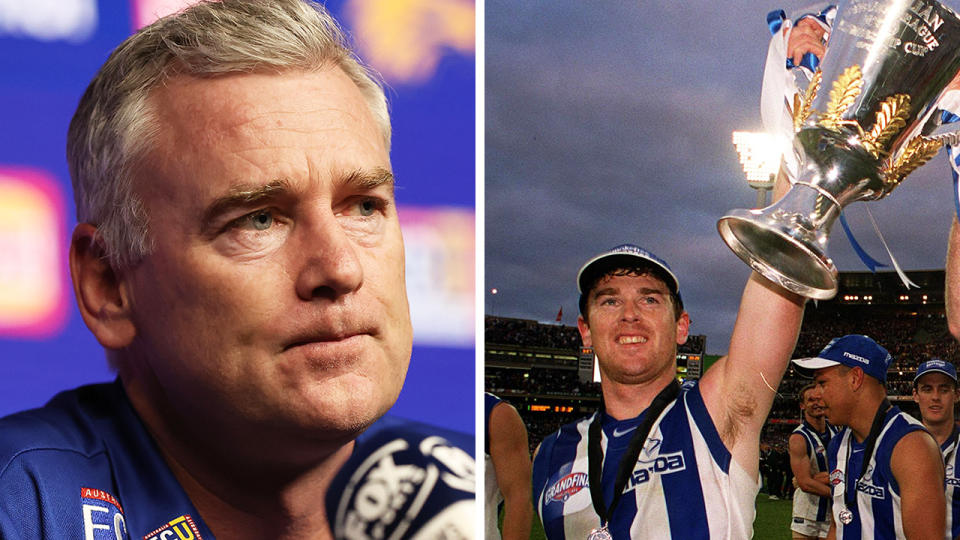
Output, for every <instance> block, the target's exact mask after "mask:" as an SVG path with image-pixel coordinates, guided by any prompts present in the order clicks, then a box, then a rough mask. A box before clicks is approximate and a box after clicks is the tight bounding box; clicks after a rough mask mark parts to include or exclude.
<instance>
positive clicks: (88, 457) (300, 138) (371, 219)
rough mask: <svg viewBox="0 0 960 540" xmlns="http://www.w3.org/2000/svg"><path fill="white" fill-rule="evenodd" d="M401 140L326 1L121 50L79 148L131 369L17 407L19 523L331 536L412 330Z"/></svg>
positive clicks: (83, 266)
mask: <svg viewBox="0 0 960 540" xmlns="http://www.w3.org/2000/svg"><path fill="white" fill-rule="evenodd" d="M389 146H390V121H389V117H388V113H387V107H386V101H385V98H384V94H383V91H382V89H381V86H380V84H379V82H378V80H377V79H376V78H375V77H374V76H373V75H372V74H371V72H370V71H369V70H367V69H366V68H365V67H364V66H363V65H362V64H361V63H360V62H359V61H358V59H357V58H356V57H355V56H354V54H353V53H352V52H351V50H350V49H349V48H348V46H347V44H346V40H345V38H344V36H343V34H342V32H341V30H340V29H339V28H338V26H337V23H336V22H335V21H334V20H333V19H332V18H331V17H330V16H329V14H327V13H326V12H325V11H324V9H323V8H321V7H319V6H316V5H313V4H310V3H307V2H305V1H301V0H223V1H222V2H204V3H200V4H198V5H195V6H193V7H191V8H189V9H187V10H185V11H183V12H181V13H179V14H175V15H172V16H170V17H166V18H164V19H161V20H159V21H157V22H156V23H154V24H152V25H150V26H148V27H146V28H144V29H143V30H141V31H140V32H138V33H137V34H135V35H134V36H132V37H130V38H129V39H127V40H126V41H125V42H124V43H123V44H121V45H120V46H119V47H118V48H117V49H116V50H115V51H114V52H113V53H112V54H111V56H110V58H109V59H108V60H107V62H106V63H105V64H104V66H103V67H102V68H101V69H100V71H99V72H98V73H97V75H96V77H95V78H94V80H93V81H92V82H91V84H90V86H89V87H88V88H87V91H86V92H85V94H84V95H83V97H82V99H81V101H80V104H79V106H78V108H77V112H76V114H75V116H74V118H73V121H72V122H71V125H70V130H69V135H68V143H67V154H68V159H69V164H70V172H71V176H72V179H73V186H74V193H75V199H76V206H77V216H78V221H79V224H78V225H77V226H76V229H75V230H74V232H73V238H72V242H71V249H70V269H71V275H72V280H73V286H74V292H75V294H76V298H77V304H78V307H79V311H80V314H81V316H82V317H83V319H84V322H85V323H86V324H87V326H88V327H89V329H90V330H91V332H92V333H93V334H94V336H95V337H96V339H97V340H98V341H99V342H100V344H101V345H103V347H104V348H105V349H106V354H107V358H108V360H109V362H110V364H111V365H112V366H113V367H114V368H115V369H116V371H117V373H118V379H117V381H116V382H115V383H113V384H104V385H92V386H86V387H82V388H79V389H77V390H73V391H69V392H64V393H62V394H60V395H58V396H57V397H55V398H54V399H53V400H52V401H51V402H50V403H48V404H47V405H46V406H45V407H43V408H41V409H37V410H34V411H27V412H25V413H20V414H17V415H13V416H10V417H7V418H5V419H3V420H0V433H2V434H3V435H2V436H0V489H2V492H3V495H2V496H0V537H2V538H7V539H13V538H37V537H41V538H86V539H96V538H127V537H129V538H145V539H146V538H149V539H153V538H169V537H173V535H174V534H176V535H178V536H179V537H180V538H191V537H195V538H212V537H214V535H215V536H218V537H222V538H239V539H243V538H329V537H331V536H332V534H333V531H332V530H331V525H330V523H331V522H332V521H333V519H334V516H332V515H328V511H327V510H326V509H325V506H324V504H323V501H324V497H325V495H326V493H327V491H328V486H330V484H331V481H333V480H334V477H335V475H336V474H337V473H338V471H340V470H341V468H342V467H343V465H344V463H345V462H347V460H348V459H349V458H350V457H351V454H352V453H356V452H355V449H356V448H357V445H356V444H355V441H356V440H357V438H358V436H360V435H361V434H362V433H363V432H364V431H365V430H367V428H368V427H370V426H371V425H372V424H373V423H374V422H375V421H377V420H378V419H380V418H381V416H383V415H384V414H385V413H386V411H387V410H388V409H389V408H390V407H391V406H392V405H393V403H394V402H395V401H396V399H397V396H398V394H399V392H400V389H401V386H402V385H403V380H404V377H405V374H406V370H407V366H408V362H409V359H410V354H411V347H412V330H411V323H410V316H409V309H408V305H407V297H406V290H405V283H404V252H403V243H402V238H401V232H400V226H399V222H398V219H397V211H396V207H395V201H394V196H393V175H392V173H391V166H390V159H389ZM367 435H368V436H369V433H368V434H367ZM443 445H444V443H443V442H442V441H440V442H438V441H435V440H431V442H430V444H429V445H425V446H424V448H426V447H429V449H430V450H431V451H432V452H433V454H434V455H438V456H441V457H442V458H443V459H442V460H441V461H442V462H443V463H442V465H451V464H453V465H452V466H451V467H450V469H451V470H450V471H444V473H445V474H447V473H449V474H447V476H445V477H444V478H452V476H451V475H453V476H455V475H457V474H459V475H460V476H461V477H464V476H466V477H470V478H472V476H471V474H472V471H470V470H469V469H470V466H469V465H464V463H463V460H462V459H461V457H460V456H462V455H466V454H463V453H462V452H461V454H457V453H456V452H457V451H458V450H457V449H456V448H453V447H450V448H449V449H447V450H443V449H442V448H441V447H442V446H443ZM438 448H441V449H440V450H437V449H438ZM467 458H469V456H467ZM458 460H459V461H458ZM394 480H397V482H396V483H402V484H403V485H402V486H400V487H401V488H403V489H402V490H401V489H400V488H398V490H399V491H397V492H396V493H391V494H390V495H391V496H392V497H393V498H392V499H391V504H392V507H391V508H392V511H394V513H396V511H397V510H398V505H399V504H400V503H402V502H403V501H404V498H403V497H404V494H408V493H410V492H411V489H414V488H415V487H416V486H413V487H411V484H415V483H416V481H417V478H415V477H402V478H401V477H398V478H394ZM471 482H472V481H471ZM465 485H468V483H465V482H460V483H458V484H457V486H459V488H463V487H464V486H465ZM468 489H472V486H471V487H469V488H468ZM404 490H405V491H404ZM331 491H332V490H331ZM471 497H472V494H471ZM418 504H419V503H418ZM340 506H341V509H342V506H343V505H340ZM417 508H421V507H417ZM411 512H414V510H411ZM383 514H384V515H386V512H384V513H383ZM381 517H383V516H379V515H375V516H367V518H368V519H369V520H370V523H372V525H371V527H381V528H382V526H383V524H382V523H380V524H377V523H374V522H376V520H377V519H380V518H381ZM408 517H409V518H410V520H414V519H415V518H416V516H414V515H410V516H408ZM411 522H412V521H411ZM411 522H406V523H405V525H404V527H406V528H407V529H408V530H409V529H410V527H411V525H410V523H411ZM353 525H354V526H356V523H353ZM467 526H468V527H469V524H468V525H467ZM354 530H356V529H354Z"/></svg>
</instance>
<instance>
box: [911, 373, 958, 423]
mask: <svg viewBox="0 0 960 540" xmlns="http://www.w3.org/2000/svg"><path fill="white" fill-rule="evenodd" d="M913 401H915V402H916V403H917V405H919V407H920V417H921V418H922V419H923V423H924V424H927V425H938V424H943V423H944V422H949V423H952V422H953V420H954V419H953V407H954V404H955V403H956V402H957V384H956V383H955V382H954V381H953V379H951V378H950V377H948V376H946V375H944V374H943V373H937V372H933V373H927V374H925V375H923V376H921V377H920V378H919V379H917V384H916V386H915V387H914V389H913Z"/></svg>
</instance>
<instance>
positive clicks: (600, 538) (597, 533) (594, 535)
mask: <svg viewBox="0 0 960 540" xmlns="http://www.w3.org/2000/svg"><path fill="white" fill-rule="evenodd" d="M587 540H613V536H612V535H611V534H610V529H608V528H607V526H606V525H604V526H603V527H599V528H596V529H594V530H592V531H590V534H588V535H587Z"/></svg>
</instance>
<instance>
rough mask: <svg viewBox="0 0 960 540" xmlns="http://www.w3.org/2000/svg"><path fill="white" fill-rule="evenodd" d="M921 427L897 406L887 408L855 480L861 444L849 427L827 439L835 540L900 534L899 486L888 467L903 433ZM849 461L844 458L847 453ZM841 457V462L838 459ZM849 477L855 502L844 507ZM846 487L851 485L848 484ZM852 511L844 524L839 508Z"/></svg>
mask: <svg viewBox="0 0 960 540" xmlns="http://www.w3.org/2000/svg"><path fill="white" fill-rule="evenodd" d="M920 430H924V427H923V424H921V423H920V422H918V421H917V420H915V419H914V418H913V417H912V416H910V415H908V414H906V413H904V412H902V411H901V410H900V409H899V408H897V407H895V406H894V407H891V408H890V410H889V411H887V415H886V419H885V421H884V426H883V430H882V431H881V432H880V435H879V437H877V442H876V450H875V451H874V453H873V456H872V457H871V459H870V462H869V463H868V464H867V469H866V474H864V475H863V479H862V480H860V481H859V482H858V481H857V480H856V478H857V476H858V475H859V474H860V471H861V470H862V468H861V467H862V465H863V459H864V456H863V454H864V450H865V449H864V445H863V444H862V443H858V442H857V441H856V439H855V438H854V437H853V431H852V430H851V429H850V428H844V429H843V430H842V431H841V432H840V434H839V435H837V436H836V437H834V438H833V440H832V441H830V447H829V449H828V456H829V467H830V480H831V483H832V484H833V520H834V523H836V526H837V540H852V539H860V540H887V539H889V540H893V539H895V538H904V533H903V522H902V520H901V509H900V486H899V485H898V484H897V481H896V479H895V478H894V477H893V472H892V471H891V469H890V457H891V455H892V454H893V448H894V446H896V444H897V442H899V441H900V439H902V438H903V436H904V435H906V434H907V433H910V432H913V431H920ZM848 455H849V456H850V457H849V461H847V456H848ZM840 460H843V462H839V463H838V461H840ZM848 468H849V471H850V473H849V479H850V481H851V483H854V484H856V505H855V507H854V508H847V505H846V502H845V501H844V495H845V492H846V490H847V489H848V486H847V477H848V475H847V470H848ZM849 489H851V490H852V489H854V488H853V486H850V487H849ZM845 508H846V509H848V510H850V511H851V512H853V521H851V522H850V523H848V524H844V523H843V522H841V521H840V512H841V511H843V510H844V509H845Z"/></svg>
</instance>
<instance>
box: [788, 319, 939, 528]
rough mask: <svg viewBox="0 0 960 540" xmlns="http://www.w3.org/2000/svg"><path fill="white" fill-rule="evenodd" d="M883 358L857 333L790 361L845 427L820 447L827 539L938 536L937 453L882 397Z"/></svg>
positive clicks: (911, 421)
mask: <svg viewBox="0 0 960 540" xmlns="http://www.w3.org/2000/svg"><path fill="white" fill-rule="evenodd" d="M891 360H892V358H891V356H890V353H888V352H887V350H886V349H884V348H883V347H881V346H880V345H878V344H877V343H876V342H875V341H873V340H872V339H870V338H868V337H866V336H861V335H849V336H843V337H841V338H836V339H834V340H833V341H831V342H830V343H829V344H828V345H827V346H826V347H825V348H824V349H823V350H822V351H820V354H819V355H817V357H814V358H805V359H797V360H794V363H796V364H797V365H798V366H799V368H800V371H801V373H804V372H806V373H807V374H810V373H812V374H813V376H814V381H815V382H816V384H817V387H818V388H820V390H821V392H822V396H823V403H824V405H825V406H826V408H827V418H829V419H830V422H831V423H834V424H838V425H844V426H847V427H846V428H844V429H843V430H842V431H841V432H840V433H839V434H837V435H836V436H834V437H833V439H832V440H831V441H830V445H829V448H828V451H827V454H828V466H829V469H830V483H831V485H832V486H833V524H832V525H831V527H830V533H829V534H828V536H827V537H828V538H836V539H837V540H852V539H861V540H867V539H870V540H886V539H894V538H897V539H901V538H911V539H914V538H929V539H939V538H943V537H944V531H945V530H946V525H945V522H944V508H945V507H946V503H945V501H944V496H943V481H944V475H943V459H942V457H941V455H940V450H939V448H938V447H937V444H936V441H935V440H934V438H933V437H932V436H931V435H930V433H929V432H927V430H926V429H924V427H923V425H922V424H921V423H920V422H918V421H916V420H915V419H914V418H913V417H911V416H910V415H908V414H906V413H904V412H902V411H900V409H899V408H897V407H895V406H893V405H891V404H890V402H889V401H888V400H887V392H886V389H885V388H884V386H883V385H884V383H885V382H886V379H887V368H888V367H889V366H890V362H891Z"/></svg>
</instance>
